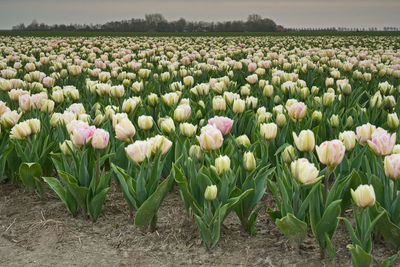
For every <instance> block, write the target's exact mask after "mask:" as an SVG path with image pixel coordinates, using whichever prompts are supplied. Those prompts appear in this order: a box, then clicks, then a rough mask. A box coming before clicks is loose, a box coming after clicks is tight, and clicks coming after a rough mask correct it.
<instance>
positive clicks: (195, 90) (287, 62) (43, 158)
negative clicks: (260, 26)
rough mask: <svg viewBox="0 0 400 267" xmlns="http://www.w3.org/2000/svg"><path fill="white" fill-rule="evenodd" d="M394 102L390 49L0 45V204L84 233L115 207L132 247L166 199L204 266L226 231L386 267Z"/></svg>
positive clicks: (212, 41) (179, 40)
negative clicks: (32, 209) (44, 213)
mask: <svg viewBox="0 0 400 267" xmlns="http://www.w3.org/2000/svg"><path fill="white" fill-rule="evenodd" d="M399 97H400V37H388V36H385V37H378V36H375V37H366V36H355V37H351V36H346V37H338V36H336V37H328V36H321V37H318V36H313V37H305V36H297V37H290V36H287V37H284V36H280V37H279V36H276V37H226V38H222V37H196V38H195V37H193V38H190V37H168V38H162V37H151V38H146V37H101V38H85V37H71V38H62V37H47V38H35V37H2V39H1V40H0V125H1V132H0V188H1V187H5V186H8V185H10V184H20V185H21V186H22V187H24V188H27V189H28V190H30V191H31V192H35V193H36V194H37V195H38V198H39V199H42V201H43V200H45V199H46V198H47V195H48V194H53V196H56V197H57V198H58V199H59V202H62V203H63V204H64V205H65V210H66V211H68V212H69V213H70V215H68V214H67V213H65V214H64V216H65V217H67V216H73V217H81V218H85V220H86V222H87V224H88V225H94V226H95V225H96V224H98V223H101V220H102V219H103V216H104V212H106V209H107V205H105V204H106V203H107V202H112V201H113V196H112V195H113V194H119V193H120V194H122V195H123V197H124V199H125V201H126V205H125V208H126V210H127V213H128V214H129V220H127V221H126V223H132V224H134V225H135V226H136V227H137V228H138V229H141V231H142V232H143V233H152V232H154V231H162V229H164V227H168V225H163V226H162V228H160V229H158V228H159V227H160V224H161V223H162V222H165V221H162V217H161V216H159V215H160V214H162V209H163V207H165V205H163V201H164V200H165V199H166V197H168V195H169V194H172V193H171V192H173V191H174V190H175V189H176V190H178V192H179V199H180V202H181V203H182V205H181V206H182V208H181V210H182V213H184V214H185V215H184V216H183V217H185V218H186V219H187V220H189V221H190V223H191V224H192V225H195V226H196V229H197V230H195V231H194V232H193V236H194V237H197V238H199V239H201V243H202V246H204V247H205V248H206V249H207V250H208V251H210V253H211V252H212V251H213V250H214V249H216V248H217V247H218V246H219V243H218V242H221V241H222V240H223V239H224V235H221V232H223V228H226V227H228V226H226V225H224V221H226V219H227V218H228V217H229V218H230V219H231V217H232V216H234V217H236V218H237V219H236V220H237V221H239V222H240V224H241V227H242V230H243V232H246V233H247V234H248V236H250V237H249V238H250V242H251V238H254V237H253V236H256V235H257V232H258V231H262V230H263V228H267V227H269V228H271V227H274V228H275V229H277V230H279V232H280V233H281V234H282V236H281V238H285V240H286V241H287V242H288V244H289V245H290V246H291V247H292V248H294V249H296V250H298V251H299V253H301V250H302V249H303V245H304V241H305V240H306V238H309V237H312V239H313V240H314V242H315V244H317V246H319V251H320V256H321V257H322V258H326V257H332V258H334V257H335V256H336V254H337V250H338V248H337V246H336V244H335V242H334V239H335V233H337V230H338V227H339V226H340V225H343V227H344V228H345V235H346V237H345V238H346V240H347V241H348V243H347V244H346V245H347V247H345V249H346V250H347V251H346V253H348V255H349V257H351V261H352V264H353V266H370V265H378V266H392V265H393V264H395V262H398V260H397V261H396V256H397V254H396V253H395V252H394V253H392V254H393V256H391V255H387V254H386V255H385V258H382V257H376V256H375V254H374V245H375V244H377V243H380V244H381V243H383V247H384V248H387V251H398V249H399V248H400V193H399V183H398V180H399V179H400V144H397V143H399V142H398V140H399V139H398V132H399V118H398V113H399V112H400V104H399ZM113 186H115V187H116V190H112V189H113ZM266 199H268V201H266ZM1 201H2V199H1V198H0V202H1ZM11 205H12V203H11ZM103 206H106V207H105V208H104V209H103ZM6 208H7V207H6ZM260 214H267V216H268V218H269V220H271V221H272V222H273V225H268V226H267V225H263V224H260V223H259V222H258V220H259V215H260ZM58 219H59V220H63V218H58ZM91 221H92V222H93V223H92V222H91ZM119 223H122V222H119ZM10 227H11V225H10ZM157 229H158V230H157ZM7 230H8V229H7ZM199 247H200V244H199ZM342 249H343V248H342Z"/></svg>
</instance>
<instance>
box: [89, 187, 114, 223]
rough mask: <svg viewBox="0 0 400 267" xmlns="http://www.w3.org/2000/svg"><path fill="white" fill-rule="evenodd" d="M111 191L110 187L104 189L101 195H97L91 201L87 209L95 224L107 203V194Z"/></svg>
mask: <svg viewBox="0 0 400 267" xmlns="http://www.w3.org/2000/svg"><path fill="white" fill-rule="evenodd" d="M109 190H110V188H109V187H107V188H104V189H103V190H101V191H100V192H99V193H97V194H96V195H95V196H94V197H93V198H92V199H91V200H89V203H88V204H89V205H88V207H87V210H88V213H89V215H90V218H91V219H92V221H93V222H95V221H97V218H98V217H99V215H100V212H101V210H102V208H103V205H104V202H105V201H106V197H107V193H108V191H109Z"/></svg>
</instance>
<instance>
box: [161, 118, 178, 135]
mask: <svg viewBox="0 0 400 267" xmlns="http://www.w3.org/2000/svg"><path fill="white" fill-rule="evenodd" d="M158 126H160V128H161V131H163V132H164V133H167V134H169V133H172V132H174V131H175V124H174V120H173V119H172V118H169V117H167V118H161V119H159V120H158Z"/></svg>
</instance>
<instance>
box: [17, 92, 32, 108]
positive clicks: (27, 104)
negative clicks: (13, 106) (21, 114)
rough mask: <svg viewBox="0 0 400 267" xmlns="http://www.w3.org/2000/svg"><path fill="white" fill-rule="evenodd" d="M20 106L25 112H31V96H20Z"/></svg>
mask: <svg viewBox="0 0 400 267" xmlns="http://www.w3.org/2000/svg"><path fill="white" fill-rule="evenodd" d="M18 104H19V107H20V108H21V109H22V110H23V111H29V110H30V109H31V96H30V95H20V96H19V97H18Z"/></svg>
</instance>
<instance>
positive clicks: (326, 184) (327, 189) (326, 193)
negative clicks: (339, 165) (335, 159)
mask: <svg viewBox="0 0 400 267" xmlns="http://www.w3.org/2000/svg"><path fill="white" fill-rule="evenodd" d="M332 172H333V169H331V167H327V171H326V174H325V178H324V187H325V199H327V198H328V193H329V188H328V187H329V178H330V177H331V174H332Z"/></svg>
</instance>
